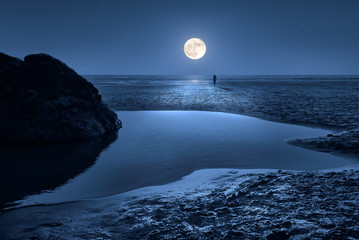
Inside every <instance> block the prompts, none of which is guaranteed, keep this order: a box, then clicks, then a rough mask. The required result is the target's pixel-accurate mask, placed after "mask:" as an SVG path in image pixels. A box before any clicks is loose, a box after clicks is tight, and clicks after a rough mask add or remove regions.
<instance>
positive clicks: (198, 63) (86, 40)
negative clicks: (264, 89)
mask: <svg viewBox="0 0 359 240" xmlns="http://www.w3.org/2000/svg"><path fill="white" fill-rule="evenodd" d="M191 37H198V38H201V39H202V40H203V41H204V42H205V43H206V45H207V53H206V55H205V56H204V58H202V59H200V60H191V59H189V58H187V57H186V56H185V54H184V52H183V45H184V43H185V42H186V40H187V39H189V38H191ZM0 52H4V53H6V54H9V55H12V56H16V57H19V58H23V57H24V56H25V55H27V54H30V53H40V52H44V53H48V54H51V55H53V56H54V57H56V58H59V59H60V60H62V61H64V62H65V63H66V64H68V65H69V66H70V67H72V68H74V69H75V70H76V71H78V72H79V73H80V74H213V73H216V74H237V75H258V74H285V75H292V74H302V75H306V74H348V75H353V74H359V1H358V0H336V1H332V0H292V1H289V0H273V1H269V0H262V1H260V0H233V1H229V0H226V1H225V0H223V1H219V0H217V1H209V0H204V1H195V0H188V1H175V0H163V1H157V0H152V1H151V0H146V1H145V0H144V1H138V0H128V1H121V0H117V1H116V0H71V1H58V0H42V1H39V0H31V1H29V0H23V1H20V0H1V3H0Z"/></svg>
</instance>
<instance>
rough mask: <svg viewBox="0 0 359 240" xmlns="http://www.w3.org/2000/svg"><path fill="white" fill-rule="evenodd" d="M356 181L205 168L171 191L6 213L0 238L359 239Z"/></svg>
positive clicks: (332, 175) (348, 175) (358, 176)
mask: <svg viewBox="0 0 359 240" xmlns="http://www.w3.org/2000/svg"><path fill="white" fill-rule="evenodd" d="M216 171H217V173H216ZM196 180H197V181H196ZM358 180H359V171H358V170H344V171H340V172H293V171H273V170H272V171H270V170H266V171H260V170H259V171H258V170H257V171H249V172H248V173H245V174H243V172H242V171H237V170H200V171H197V172H195V173H194V174H192V175H190V176H188V177H185V179H184V180H181V181H179V182H177V183H172V184H170V185H169V186H166V185H165V186H164V187H161V186H158V187H151V188H147V189H146V188H145V189H139V190H135V191H133V192H130V193H127V194H122V195H118V196H114V197H110V198H105V199H99V200H94V201H87V202H79V203H69V204H62V205H54V206H47V207H41V206H40V207H30V208H23V209H18V210H14V211H11V212H8V213H5V214H3V215H2V216H1V217H0V223H1V224H0V237H2V238H3V239H358V238H359V209H358V204H359V185H358ZM196 182H198V184H197V185H196Z"/></svg>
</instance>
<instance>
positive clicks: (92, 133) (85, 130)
mask: <svg viewBox="0 0 359 240" xmlns="http://www.w3.org/2000/svg"><path fill="white" fill-rule="evenodd" d="M0 112H1V118H0V133H1V134H0V142H7V143H12V142H43V141H59V140H69V139H86V138H91V137H96V136H102V135H105V134H107V133H112V132H114V131H117V130H118V129H119V128H120V127H121V122H120V120H119V119H118V118H117V115H116V114H115V113H114V112H113V111H111V110H110V109H109V108H108V107H107V106H106V105H105V104H104V103H103V102H102V100H101V96H100V95H99V93H98V90H97V89H96V88H95V87H94V86H93V85H92V84H91V83H89V82H88V81H87V80H86V79H84V78H83V77H81V76H80V75H78V74H77V73H76V72H75V71H74V70H72V69H71V68H69V67H68V66H66V65H65V64H64V63H62V62H61V61H59V60H57V59H55V58H53V57H51V56H49V55H46V54H33V55H29V56H26V57H25V59H24V61H22V60H20V59H17V58H14V57H10V56H8V55H5V54H3V53H0Z"/></svg>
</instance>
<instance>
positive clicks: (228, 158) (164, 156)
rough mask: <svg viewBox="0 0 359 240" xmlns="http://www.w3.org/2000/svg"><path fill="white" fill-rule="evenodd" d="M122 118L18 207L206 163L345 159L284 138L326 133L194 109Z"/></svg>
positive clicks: (100, 193) (136, 183)
mask: <svg viewBox="0 0 359 240" xmlns="http://www.w3.org/2000/svg"><path fill="white" fill-rule="evenodd" d="M117 114H118V116H119V118H120V119H121V121H122V122H123V128H122V129H121V130H120V131H119V134H118V138H117V140H116V141H115V142H113V143H112V144H111V145H109V146H108V147H107V148H106V149H104V150H102V152H101V153H100V155H99V156H98V158H97V160H96V162H95V163H94V164H93V165H92V166H91V167H89V168H88V169H87V170H86V171H84V172H83V173H81V174H79V175H77V176H76V177H74V178H72V179H70V180H68V181H67V182H66V183H65V184H64V185H62V186H60V187H57V188H56V189H54V190H50V191H46V192H42V193H40V194H35V195H31V196H28V197H26V198H25V199H24V200H22V201H20V205H32V204H48V203H59V202H68V201H75V200H81V199H91V198H97V197H104V196H109V195H113V194H118V193H121V192H126V191H129V190H133V189H137V188H141V187H145V186H152V185H160V184H166V183H169V182H172V181H175V180H178V179H180V178H181V177H183V176H185V175H188V174H190V173H191V172H193V171H194V170H198V169H206V168H239V169H256V168H261V169H263V168H269V169H288V170H289V169H290V170H320V169H328V168H337V167H342V166H345V165H348V164H351V163H352V162H351V160H350V159H345V158H342V157H338V156H334V155H331V154H328V153H321V152H315V151H311V150H307V149H302V148H299V147H295V146H292V145H289V144H287V143H286V140H289V139H294V138H306V137H313V136H322V135H326V134H328V133H329V132H328V131H327V130H321V129H313V128H308V127H302V126H295V125H289V124H280V123H274V122H269V121H264V120H260V119H256V118H252V117H247V116H241V115H236V114H226V113H217V112H200V111H128V112H117Z"/></svg>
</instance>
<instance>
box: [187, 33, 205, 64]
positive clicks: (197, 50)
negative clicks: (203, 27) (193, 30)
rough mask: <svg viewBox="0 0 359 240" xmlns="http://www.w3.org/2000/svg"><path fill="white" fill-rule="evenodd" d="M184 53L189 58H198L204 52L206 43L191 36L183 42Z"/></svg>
mask: <svg viewBox="0 0 359 240" xmlns="http://www.w3.org/2000/svg"><path fill="white" fill-rule="evenodd" d="M184 53H185V54H186V56H187V57H189V58H190V59H194V60H197V59H200V58H202V57H203V56H204V54H205V53H206V44H204V42H203V41H202V40H201V39H199V38H191V39H189V40H188V41H187V42H186V43H185V44H184Z"/></svg>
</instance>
